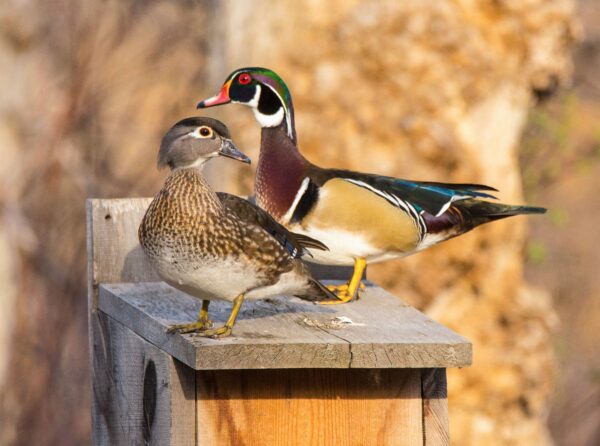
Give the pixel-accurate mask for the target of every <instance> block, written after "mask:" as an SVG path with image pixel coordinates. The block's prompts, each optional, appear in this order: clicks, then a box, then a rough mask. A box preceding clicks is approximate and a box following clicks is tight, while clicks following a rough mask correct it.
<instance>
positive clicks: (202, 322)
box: [167, 300, 213, 333]
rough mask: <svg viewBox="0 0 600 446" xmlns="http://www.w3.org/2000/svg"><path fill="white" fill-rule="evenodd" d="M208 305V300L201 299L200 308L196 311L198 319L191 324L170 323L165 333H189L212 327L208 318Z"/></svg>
mask: <svg viewBox="0 0 600 446" xmlns="http://www.w3.org/2000/svg"><path fill="white" fill-rule="evenodd" d="M209 305H210V300H203V301H202V308H201V309H200V312H199V313H198V320H197V321H196V322H192V323H191V324H178V325H171V326H170V327H169V329H168V330H167V333H174V332H177V333H191V332H193V331H200V330H207V329H209V328H212V326H213V323H212V321H211V320H210V319H209V318H208V306H209Z"/></svg>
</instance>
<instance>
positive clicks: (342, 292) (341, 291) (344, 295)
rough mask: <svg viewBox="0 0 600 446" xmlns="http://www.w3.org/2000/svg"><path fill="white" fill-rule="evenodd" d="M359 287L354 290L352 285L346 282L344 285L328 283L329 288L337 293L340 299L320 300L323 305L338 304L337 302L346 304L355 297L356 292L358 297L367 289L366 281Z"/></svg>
mask: <svg viewBox="0 0 600 446" xmlns="http://www.w3.org/2000/svg"><path fill="white" fill-rule="evenodd" d="M357 288H358V289H357V290H356V291H355V292H352V290H351V289H350V285H349V284H347V283H344V284H342V285H327V289H328V290H329V291H332V292H334V293H335V295H336V296H337V297H338V299H339V300H338V301H327V302H319V303H320V304H321V305H337V304H345V303H347V302H350V301H351V300H352V299H353V298H354V294H355V293H356V299H357V300H358V299H359V298H360V291H364V290H365V289H366V287H365V284H364V283H362V282H361V283H360V285H359V286H358V287H357Z"/></svg>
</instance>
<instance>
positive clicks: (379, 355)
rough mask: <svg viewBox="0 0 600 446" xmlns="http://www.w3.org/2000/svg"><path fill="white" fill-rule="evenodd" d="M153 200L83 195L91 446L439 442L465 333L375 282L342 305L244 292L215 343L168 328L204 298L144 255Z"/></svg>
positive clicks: (465, 353)
mask: <svg viewBox="0 0 600 446" xmlns="http://www.w3.org/2000/svg"><path fill="white" fill-rule="evenodd" d="M149 203H150V199H119V200H89V201H88V207H87V219H88V256H89V284H88V288H89V290H88V298H89V327H90V351H91V367H92V391H93V393H92V395H93V402H92V423H93V442H94V444H95V445H138V444H139V445H142V444H150V445H160V446H165V445H173V446H174V445H177V446H184V445H185V446H192V445H252V446H256V445H270V446H276V445H385V446H390V445H428V446H429V445H447V444H449V442H450V440H449V429H448V404H447V399H446V398H447V397H446V368H447V367H463V366H467V365H469V364H470V363H471V344H470V343H469V342H468V341H467V340H466V339H464V338H462V337H461V336H458V335H457V334H455V333H453V332H452V331H451V330H449V329H447V328H445V327H443V326H441V325H440V324H438V323H436V322H435V321H433V320H431V319H430V318H428V317H427V316H425V315H423V314H422V313H420V312H419V311H417V310H415V309H414V308H412V307H410V306H409V305H407V304H405V303H404V302H402V300H400V299H399V298H398V297H396V296H393V295H391V294H390V293H387V292H386V291H384V290H383V289H381V288H379V287H377V286H375V285H373V284H368V286H367V290H366V292H365V293H364V294H363V298H361V299H360V300H358V301H357V302H353V303H350V304H345V305H334V306H319V305H314V304H312V303H307V302H304V301H301V300H299V299H296V298H291V299H288V298H277V299H270V300H263V301H254V302H252V301H246V302H244V306H243V307H242V311H241V312H240V315H239V317H238V320H237V323H236V324H235V327H234V329H233V333H232V335H231V336H230V337H227V338H224V339H206V338H200V337H195V336H194V335H193V334H188V335H180V334H168V333H166V328H167V327H168V326H169V325H170V324H175V323H184V322H190V321H193V320H195V319H196V317H197V314H198V310H199V308H200V305H201V301H200V300H197V299H194V298H192V297H190V296H188V295H186V294H183V293H181V292H179V291H177V290H175V289H173V288H171V287H169V286H168V285H166V284H165V283H163V282H161V281H160V279H159V278H158V276H157V275H156V273H155V272H154V270H153V269H152V267H151V266H150V265H149V264H148V263H147V260H146V259H145V257H144V254H143V252H142V250H141V248H140V246H139V244H138V239H137V228H138V225H139V222H140V221H141V218H142V216H143V214H144V212H145V210H146V207H147V206H148V204H149ZM340 273H341V274H342V275H340ZM320 274H321V276H320V277H321V278H322V279H341V278H344V279H346V278H347V277H349V275H350V272H349V271H348V270H347V269H346V270H343V271H340V269H339V268H338V269H334V268H322V269H321V271H320ZM224 280H226V278H224ZM229 310H230V304H228V303H225V302H223V303H221V302H213V304H212V305H211V307H210V312H211V318H212V319H213V320H214V322H215V323H216V324H218V323H219V322H224V321H225V320H226V318H227V316H228V314H229Z"/></svg>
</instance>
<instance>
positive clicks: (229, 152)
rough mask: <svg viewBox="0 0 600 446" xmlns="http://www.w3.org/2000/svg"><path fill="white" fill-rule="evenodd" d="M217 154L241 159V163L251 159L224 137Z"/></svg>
mask: <svg viewBox="0 0 600 446" xmlns="http://www.w3.org/2000/svg"><path fill="white" fill-rule="evenodd" d="M219 155H221V156H226V157H228V158H233V159H234V160H238V161H241V162H243V163H247V164H250V163H251V160H250V158H248V157H247V156H246V155H244V154H243V153H242V152H240V151H239V150H238V148H237V147H236V146H234V145H233V143H232V142H231V140H230V139H224V140H223V143H222V144H221V149H220V150H219Z"/></svg>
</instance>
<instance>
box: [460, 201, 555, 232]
mask: <svg viewBox="0 0 600 446" xmlns="http://www.w3.org/2000/svg"><path fill="white" fill-rule="evenodd" d="M454 206H455V207H456V208H457V209H458V210H459V211H460V212H461V213H462V215H463V218H464V223H465V226H467V228H466V229H467V230H469V229H472V228H474V227H476V226H479V225H482V224H484V223H488V222H490V221H495V220H500V219H502V218H506V217H512V216H513V215H522V214H543V213H545V212H546V208H542V207H537V206H513V205H510V204H501V203H493V202H489V201H480V200H464V201H457V202H456V203H454Z"/></svg>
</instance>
